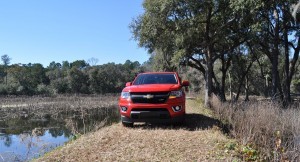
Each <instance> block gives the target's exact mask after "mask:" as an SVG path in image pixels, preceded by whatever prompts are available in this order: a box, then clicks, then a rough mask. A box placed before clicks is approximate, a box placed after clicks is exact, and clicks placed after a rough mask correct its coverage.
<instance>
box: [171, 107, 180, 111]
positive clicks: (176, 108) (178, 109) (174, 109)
mask: <svg viewBox="0 0 300 162" xmlns="http://www.w3.org/2000/svg"><path fill="white" fill-rule="evenodd" d="M172 109H173V111H174V112H178V111H181V106H172Z"/></svg>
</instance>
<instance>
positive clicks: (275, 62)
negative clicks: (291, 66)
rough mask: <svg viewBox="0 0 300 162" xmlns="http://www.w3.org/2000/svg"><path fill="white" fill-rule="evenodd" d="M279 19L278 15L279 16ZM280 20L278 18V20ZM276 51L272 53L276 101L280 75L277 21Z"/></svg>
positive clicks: (273, 87)
mask: <svg viewBox="0 0 300 162" xmlns="http://www.w3.org/2000/svg"><path fill="white" fill-rule="evenodd" d="M277 17H278V14H277ZM277 19H278V18H277ZM274 33H275V36H274V40H273V41H274V49H273V51H272V100H276V98H277V96H279V95H278V94H277V89H278V88H279V86H278V85H279V73H278V55H279V49H278V46H279V22H278V21H276V24H275V28H274Z"/></svg>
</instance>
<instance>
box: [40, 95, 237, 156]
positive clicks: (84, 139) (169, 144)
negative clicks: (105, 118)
mask: <svg viewBox="0 0 300 162" xmlns="http://www.w3.org/2000/svg"><path fill="white" fill-rule="evenodd" d="M211 115H212V112H211V111H209V110H207V109H204V108H203V107H202V106H201V105H199V102H198V100H188V101H187V123H186V125H184V126H171V125H145V124H138V125H135V126H134V127H133V128H126V127H123V126H122V125H121V124H120V123H117V124H113V125H111V126H108V127H104V128H102V129H99V130H98V131H95V132H92V133H88V134H86V135H83V136H81V137H80V138H79V139H77V140H75V141H72V142H69V143H67V144H66V145H65V146H64V147H62V148H60V149H59V150H54V151H52V152H50V153H48V154H47V155H45V156H43V157H41V158H39V159H36V160H35V161H233V160H235V159H237V158H236V152H235V151H234V149H231V147H227V146H230V145H231V144H235V141H234V140H232V139H228V138H227V136H225V135H224V134H223V132H222V128H220V127H219V126H220V123H219V121H218V120H216V119H213V118H212V117H211Z"/></svg>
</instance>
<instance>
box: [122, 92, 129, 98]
mask: <svg viewBox="0 0 300 162" xmlns="http://www.w3.org/2000/svg"><path fill="white" fill-rule="evenodd" d="M129 97H130V93H129V92H122V93H121V98H123V99H128V98H129Z"/></svg>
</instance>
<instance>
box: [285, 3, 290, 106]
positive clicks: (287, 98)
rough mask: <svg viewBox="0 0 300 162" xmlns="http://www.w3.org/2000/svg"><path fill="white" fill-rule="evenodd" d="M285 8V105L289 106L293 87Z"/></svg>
mask: <svg viewBox="0 0 300 162" xmlns="http://www.w3.org/2000/svg"><path fill="white" fill-rule="evenodd" d="M286 12H287V11H285V7H284V8H283V25H284V26H283V27H284V30H283V36H284V38H283V39H284V55H285V60H284V69H285V75H284V76H285V80H284V105H288V104H289V103H290V102H291V85H290V83H291V82H290V80H289V79H290V77H289V73H290V72H289V70H290V69H289V63H290V58H289V40H288V24H287V16H286Z"/></svg>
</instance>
